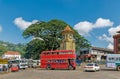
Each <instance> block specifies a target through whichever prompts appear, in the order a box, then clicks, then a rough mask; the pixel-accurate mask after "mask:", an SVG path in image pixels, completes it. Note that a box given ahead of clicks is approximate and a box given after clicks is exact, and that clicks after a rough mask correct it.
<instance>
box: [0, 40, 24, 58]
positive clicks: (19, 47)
mask: <svg viewBox="0 0 120 79" xmlns="http://www.w3.org/2000/svg"><path fill="white" fill-rule="evenodd" d="M25 48H26V44H21V43H19V44H13V43H9V42H4V41H0V55H2V54H3V53H4V52H6V51H8V50H9V51H18V52H20V53H21V55H22V56H23V55H24V54H25Z"/></svg>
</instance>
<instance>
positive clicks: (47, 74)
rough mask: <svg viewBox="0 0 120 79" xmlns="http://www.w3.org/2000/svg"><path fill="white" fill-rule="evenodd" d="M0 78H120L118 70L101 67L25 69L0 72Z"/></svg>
mask: <svg viewBox="0 0 120 79" xmlns="http://www.w3.org/2000/svg"><path fill="white" fill-rule="evenodd" d="M0 79H120V71H115V70H112V69H102V70H100V71H97V72H84V71H83V70H82V69H81V68H80V69H79V68H78V69H76V70H45V69H27V70H20V71H19V72H11V73H7V74H0Z"/></svg>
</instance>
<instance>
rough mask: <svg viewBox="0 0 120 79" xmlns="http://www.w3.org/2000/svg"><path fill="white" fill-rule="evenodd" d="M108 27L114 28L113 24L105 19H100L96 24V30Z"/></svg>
mask: <svg viewBox="0 0 120 79" xmlns="http://www.w3.org/2000/svg"><path fill="white" fill-rule="evenodd" d="M108 26H113V22H111V21H110V20H109V19H103V18H98V19H97V21H96V23H95V24H94V27H95V28H102V27H108Z"/></svg>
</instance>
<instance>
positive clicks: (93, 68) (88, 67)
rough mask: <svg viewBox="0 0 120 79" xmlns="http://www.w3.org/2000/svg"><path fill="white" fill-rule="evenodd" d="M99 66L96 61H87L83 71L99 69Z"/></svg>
mask: <svg viewBox="0 0 120 79" xmlns="http://www.w3.org/2000/svg"><path fill="white" fill-rule="evenodd" d="M99 70H100V66H99V65H97V64H96V63H89V64H87V65H86V66H85V67H84V71H99Z"/></svg>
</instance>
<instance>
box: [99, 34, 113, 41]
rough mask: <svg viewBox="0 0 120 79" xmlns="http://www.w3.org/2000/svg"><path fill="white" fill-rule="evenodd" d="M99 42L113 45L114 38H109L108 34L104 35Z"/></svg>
mask: <svg viewBox="0 0 120 79" xmlns="http://www.w3.org/2000/svg"><path fill="white" fill-rule="evenodd" d="M99 40H105V41H106V42H109V43H113V37H112V36H107V35H106V34H103V35H102V36H100V37H99Z"/></svg>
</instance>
